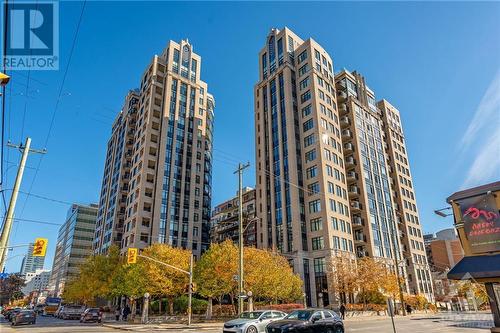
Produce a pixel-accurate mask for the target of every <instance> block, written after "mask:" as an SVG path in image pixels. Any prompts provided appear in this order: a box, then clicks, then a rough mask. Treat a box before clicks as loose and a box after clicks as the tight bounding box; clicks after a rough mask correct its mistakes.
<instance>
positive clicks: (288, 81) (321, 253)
mask: <svg viewBox="0 0 500 333" xmlns="http://www.w3.org/2000/svg"><path fill="white" fill-rule="evenodd" d="M254 96H255V103H254V107H255V142H256V178H257V179H256V183H257V186H256V191H257V216H259V217H260V221H259V222H258V223H257V244H258V247H261V248H271V249H275V250H277V251H280V252H281V253H282V254H283V255H285V256H286V257H288V258H289V260H290V264H292V265H293V268H294V271H295V272H296V273H298V274H299V275H300V276H301V277H302V279H303V280H304V292H305V295H306V299H307V302H308V303H309V304H310V305H318V303H319V304H320V305H321V303H323V305H328V304H330V303H332V302H335V300H334V294H333V290H330V289H329V288H328V283H327V263H328V260H329V258H331V257H332V256H334V255H336V254H337V253H339V252H343V253H347V254H348V255H350V256H352V257H354V253H355V246H354V240H353V233H352V230H353V228H352V226H351V222H350V215H349V200H348V195H347V184H346V176H345V172H344V158H343V154H344V148H343V146H342V143H341V130H340V124H339V116H338V111H337V101H336V96H335V82H334V71H333V61H332V58H331V57H330V55H329V54H328V53H327V52H326V51H325V50H324V49H323V47H321V45H319V44H318V43H317V42H315V41H314V40H313V39H308V40H306V41H304V40H302V39H301V38H299V37H298V36H297V35H295V34H294V33H293V32H292V31H290V30H289V29H288V28H284V29H283V30H278V29H272V30H271V32H270V33H269V35H268V36H267V39H266V43H265V46H264V48H263V49H262V50H261V51H260V52H259V82H258V83H257V84H256V85H255V88H254ZM320 297H321V298H322V301H320V300H318V299H319V298H320Z"/></svg>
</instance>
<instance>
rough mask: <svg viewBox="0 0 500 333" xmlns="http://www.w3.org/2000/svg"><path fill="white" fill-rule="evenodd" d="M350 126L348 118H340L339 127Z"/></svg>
mask: <svg viewBox="0 0 500 333" xmlns="http://www.w3.org/2000/svg"><path fill="white" fill-rule="evenodd" d="M350 124H351V122H350V121H349V118H348V117H346V116H343V117H341V118H340V126H341V127H346V126H349V125H350Z"/></svg>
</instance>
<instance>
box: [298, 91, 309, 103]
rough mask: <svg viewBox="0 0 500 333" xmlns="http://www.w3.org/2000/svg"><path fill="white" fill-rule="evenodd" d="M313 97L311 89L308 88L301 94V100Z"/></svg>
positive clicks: (302, 101)
mask: <svg viewBox="0 0 500 333" xmlns="http://www.w3.org/2000/svg"><path fill="white" fill-rule="evenodd" d="M310 99H311V91H310V90H308V91H306V92H305V93H303V94H302V95H301V96H300V102H301V103H305V102H307V101H308V100H310Z"/></svg>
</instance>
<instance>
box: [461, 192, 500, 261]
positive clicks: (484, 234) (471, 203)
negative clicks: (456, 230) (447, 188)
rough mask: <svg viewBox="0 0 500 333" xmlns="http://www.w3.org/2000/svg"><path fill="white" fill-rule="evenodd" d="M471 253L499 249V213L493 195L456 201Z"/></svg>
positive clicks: (496, 250) (497, 250)
mask: <svg viewBox="0 0 500 333" xmlns="http://www.w3.org/2000/svg"><path fill="white" fill-rule="evenodd" d="M458 204H459V205H460V210H461V212H462V220H463V223H464V229H465V233H466V235H467V240H468V241H469V244H470V247H471V250H472V253H475V254H479V253H487V252H499V251H500V215H499V213H498V207H497V205H496V201H495V197H494V196H493V195H491V194H486V195H481V196H476V197H473V198H468V199H464V200H461V201H459V202H458Z"/></svg>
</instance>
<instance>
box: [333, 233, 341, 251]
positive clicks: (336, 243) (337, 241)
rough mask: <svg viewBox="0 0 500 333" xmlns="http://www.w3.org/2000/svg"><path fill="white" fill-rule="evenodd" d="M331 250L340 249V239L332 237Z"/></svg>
mask: <svg viewBox="0 0 500 333" xmlns="http://www.w3.org/2000/svg"><path fill="white" fill-rule="evenodd" d="M333 248H334V249H335V250H338V249H340V239H339V238H338V237H337V236H333Z"/></svg>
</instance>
